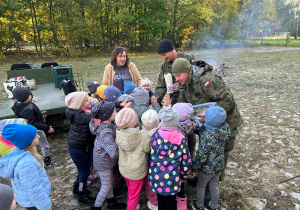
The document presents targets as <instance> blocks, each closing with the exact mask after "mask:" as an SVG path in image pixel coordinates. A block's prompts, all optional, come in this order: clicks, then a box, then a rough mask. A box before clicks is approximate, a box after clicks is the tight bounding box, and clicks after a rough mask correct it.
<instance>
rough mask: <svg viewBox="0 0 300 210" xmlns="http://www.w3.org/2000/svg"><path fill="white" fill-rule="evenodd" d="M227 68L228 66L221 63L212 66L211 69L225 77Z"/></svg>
mask: <svg viewBox="0 0 300 210" xmlns="http://www.w3.org/2000/svg"><path fill="white" fill-rule="evenodd" d="M227 69H228V67H227V66H225V64H224V63H222V64H221V65H219V66H213V71H214V72H216V73H218V74H219V75H220V76H221V77H226V76H227Z"/></svg>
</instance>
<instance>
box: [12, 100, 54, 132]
mask: <svg viewBox="0 0 300 210" xmlns="http://www.w3.org/2000/svg"><path fill="white" fill-rule="evenodd" d="M11 109H12V110H13V111H14V113H15V115H16V116H17V117H18V118H24V119H25V120H27V123H28V124H30V125H33V126H34V127H36V129H38V130H43V131H45V132H48V131H49V129H50V126H48V125H47V124H45V122H44V118H43V115H42V112H41V111H40V109H39V108H38V107H37V106H36V105H35V104H34V103H32V102H28V103H23V102H18V101H16V102H15V104H14V105H13V107H12V108H11Z"/></svg>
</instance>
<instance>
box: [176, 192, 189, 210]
mask: <svg viewBox="0 0 300 210" xmlns="http://www.w3.org/2000/svg"><path fill="white" fill-rule="evenodd" d="M176 200H177V209H180V210H187V204H186V201H187V196H186V195H184V198H180V197H178V196H176Z"/></svg>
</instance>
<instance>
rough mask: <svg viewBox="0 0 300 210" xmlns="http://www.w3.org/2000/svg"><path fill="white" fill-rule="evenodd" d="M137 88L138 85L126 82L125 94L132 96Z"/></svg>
mask: <svg viewBox="0 0 300 210" xmlns="http://www.w3.org/2000/svg"><path fill="white" fill-rule="evenodd" d="M134 88H136V85H135V84H134V83H133V82H132V81H129V80H125V81H124V94H130V93H132V91H133V90H134Z"/></svg>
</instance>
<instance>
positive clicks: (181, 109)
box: [172, 103, 193, 122]
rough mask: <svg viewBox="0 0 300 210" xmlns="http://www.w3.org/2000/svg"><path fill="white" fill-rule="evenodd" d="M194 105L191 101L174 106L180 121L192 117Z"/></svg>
mask: <svg viewBox="0 0 300 210" xmlns="http://www.w3.org/2000/svg"><path fill="white" fill-rule="evenodd" d="M192 106H193V105H192V104H190V103H176V104H174V106H173V107H172V108H173V109H174V110H175V111H176V112H177V113H178V116H179V122H183V121H185V120H187V119H190V115H191V113H193V107H192Z"/></svg>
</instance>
